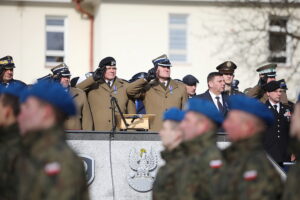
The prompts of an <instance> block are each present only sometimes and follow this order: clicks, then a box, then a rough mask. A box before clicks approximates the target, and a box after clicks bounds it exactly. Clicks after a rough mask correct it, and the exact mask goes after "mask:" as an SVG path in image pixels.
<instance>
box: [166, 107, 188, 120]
mask: <svg viewBox="0 0 300 200" xmlns="http://www.w3.org/2000/svg"><path fill="white" fill-rule="evenodd" d="M184 114H185V113H184V112H183V111H182V110H180V109H178V108H176V107H173V108H169V109H168V110H167V111H166V112H164V115H163V120H173V121H177V122H180V121H182V120H183V118H184Z"/></svg>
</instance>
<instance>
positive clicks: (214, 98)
mask: <svg viewBox="0 0 300 200" xmlns="http://www.w3.org/2000/svg"><path fill="white" fill-rule="evenodd" d="M208 92H209V94H210V96H211V98H212V100H213V101H214V104H215V105H216V107H217V108H218V109H219V107H218V101H217V99H216V97H220V99H219V100H220V102H221V104H222V105H224V104H223V98H222V95H221V94H220V95H215V94H214V93H212V92H211V91H210V90H208Z"/></svg>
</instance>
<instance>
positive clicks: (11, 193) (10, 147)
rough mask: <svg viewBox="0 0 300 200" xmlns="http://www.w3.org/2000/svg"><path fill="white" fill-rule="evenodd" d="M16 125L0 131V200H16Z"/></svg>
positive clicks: (18, 142)
mask: <svg viewBox="0 0 300 200" xmlns="http://www.w3.org/2000/svg"><path fill="white" fill-rule="evenodd" d="M20 137H21V136H20V134H19V128H18V126H17V124H13V125H11V126H9V127H6V128H1V130H0V191H1V192H0V199H6V200H9V199H13V200H15V199H17V186H18V179H17V175H16V163H17V159H18V157H19V154H20Z"/></svg>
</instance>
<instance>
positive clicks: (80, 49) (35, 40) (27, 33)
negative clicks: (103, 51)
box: [0, 3, 90, 83]
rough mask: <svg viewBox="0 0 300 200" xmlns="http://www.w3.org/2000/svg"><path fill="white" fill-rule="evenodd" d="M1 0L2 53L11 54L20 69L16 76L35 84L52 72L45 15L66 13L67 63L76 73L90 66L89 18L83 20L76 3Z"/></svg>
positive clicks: (1, 54)
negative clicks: (48, 64)
mask: <svg viewBox="0 0 300 200" xmlns="http://www.w3.org/2000/svg"><path fill="white" fill-rule="evenodd" d="M43 5H44V4H36V3H35V4H23V5H22V4H19V5H18V4H10V5H7V4H6V5H3V4H1V3H0V27H2V28H1V33H0V44H1V48H0V56H1V57H2V56H5V55H11V56H13V58H14V61H15V64H16V67H17V68H16V69H15V78H16V79H21V80H23V81H25V82H26V83H32V82H33V81H35V79H36V78H38V77H41V76H43V75H46V74H48V73H49V72H50V70H49V69H48V68H46V67H45V44H46V41H45V35H46V34H45V18H46V16H48V15H50V16H65V17H67V21H66V22H67V23H66V29H67V31H66V40H67V41H66V63H67V65H69V67H70V69H71V72H72V74H73V76H78V75H81V74H83V73H85V72H87V71H88V69H89V26H90V25H89V21H88V20H87V19H82V18H81V15H80V14H79V13H77V11H76V10H75V9H74V8H73V5H72V4H70V6H64V5H59V4H57V5H55V6H53V5H52V6H49V5H44V6H43Z"/></svg>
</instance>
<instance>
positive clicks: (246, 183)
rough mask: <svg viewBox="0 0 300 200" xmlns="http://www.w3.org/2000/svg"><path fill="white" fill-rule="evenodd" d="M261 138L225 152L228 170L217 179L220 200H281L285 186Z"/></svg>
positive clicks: (226, 168) (244, 142)
mask: <svg viewBox="0 0 300 200" xmlns="http://www.w3.org/2000/svg"><path fill="white" fill-rule="evenodd" d="M261 140H262V136H261V135H260V134H256V135H255V136H253V137H251V138H247V139H243V140H240V141H238V142H235V143H233V144H232V146H230V147H229V148H227V149H225V150H224V152H223V155H224V159H225V161H226V166H225V167H224V168H223V169H222V172H221V174H220V176H219V177H218V183H217V187H216V190H215V192H214V194H215V198H214V199H218V200H254V199H255V200H276V199H280V198H281V195H282V191H283V183H282V181H281V179H280V176H279V174H278V172H277V171H276V170H275V168H274V167H273V166H272V164H271V163H270V161H269V160H268V158H267V156H266V153H265V152H264V150H263V146H262V142H261Z"/></svg>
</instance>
